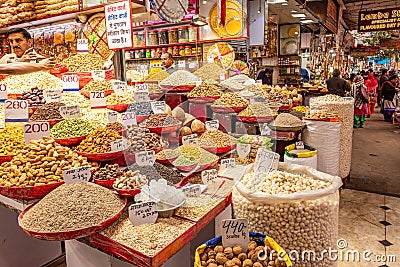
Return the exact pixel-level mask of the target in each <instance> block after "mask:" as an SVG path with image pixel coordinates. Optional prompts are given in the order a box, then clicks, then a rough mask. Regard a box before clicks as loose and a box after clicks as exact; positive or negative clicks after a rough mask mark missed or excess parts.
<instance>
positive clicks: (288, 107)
mask: <svg viewBox="0 0 400 267" xmlns="http://www.w3.org/2000/svg"><path fill="white" fill-rule="evenodd" d="M291 108H292V105H287V106H280V107H279V110H289V109H291Z"/></svg>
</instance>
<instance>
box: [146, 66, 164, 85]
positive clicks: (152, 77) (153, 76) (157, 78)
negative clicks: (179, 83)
mask: <svg viewBox="0 0 400 267" xmlns="http://www.w3.org/2000/svg"><path fill="white" fill-rule="evenodd" d="M154 69H156V68H152V69H150V72H149V76H148V77H147V79H146V82H161V81H163V80H165V79H167V78H168V77H169V73H168V72H166V71H165V70H160V71H158V72H156V73H154V72H155V71H154ZM152 72H153V73H152Z"/></svg>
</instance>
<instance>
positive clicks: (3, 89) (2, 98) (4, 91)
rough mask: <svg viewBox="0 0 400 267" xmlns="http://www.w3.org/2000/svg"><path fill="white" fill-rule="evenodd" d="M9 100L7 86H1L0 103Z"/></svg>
mask: <svg viewBox="0 0 400 267" xmlns="http://www.w3.org/2000/svg"><path fill="white" fill-rule="evenodd" d="M7 98H8V96H7V85H5V84H0V102H4V101H6V100H7Z"/></svg>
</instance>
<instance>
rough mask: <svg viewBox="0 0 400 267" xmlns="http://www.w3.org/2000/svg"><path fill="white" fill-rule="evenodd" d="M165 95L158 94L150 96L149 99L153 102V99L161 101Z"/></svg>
mask: <svg viewBox="0 0 400 267" xmlns="http://www.w3.org/2000/svg"><path fill="white" fill-rule="evenodd" d="M163 95H164V93H157V94H149V97H150V99H151V100H153V99H159V98H161V97H162V96H163Z"/></svg>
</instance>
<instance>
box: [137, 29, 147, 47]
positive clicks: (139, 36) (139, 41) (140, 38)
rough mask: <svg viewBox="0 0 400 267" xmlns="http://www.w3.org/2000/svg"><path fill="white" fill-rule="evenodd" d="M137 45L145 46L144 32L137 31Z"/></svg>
mask: <svg viewBox="0 0 400 267" xmlns="http://www.w3.org/2000/svg"><path fill="white" fill-rule="evenodd" d="M134 38H135V37H134ZM137 46H145V43H144V32H138V33H137Z"/></svg>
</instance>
